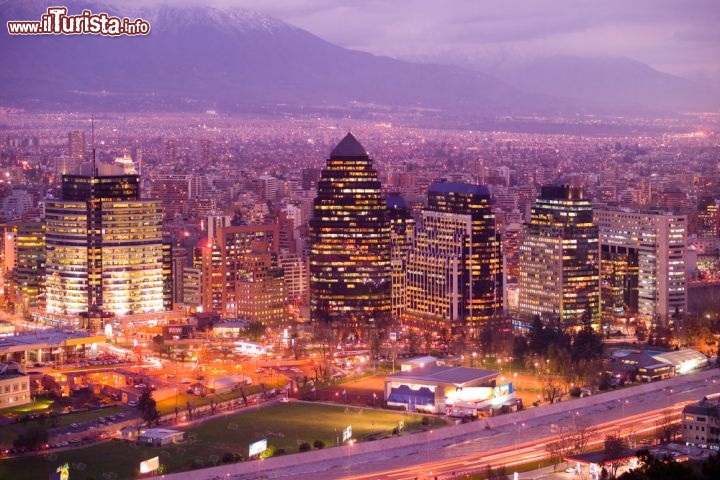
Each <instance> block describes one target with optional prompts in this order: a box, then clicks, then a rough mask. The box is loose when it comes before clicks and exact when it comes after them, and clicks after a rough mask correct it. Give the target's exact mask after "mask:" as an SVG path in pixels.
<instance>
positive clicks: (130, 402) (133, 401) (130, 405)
mask: <svg viewBox="0 0 720 480" xmlns="http://www.w3.org/2000/svg"><path fill="white" fill-rule="evenodd" d="M127 404H128V407H137V402H136V401H135V400H130V401H129V402H128V403H127Z"/></svg>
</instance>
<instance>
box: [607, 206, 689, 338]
mask: <svg viewBox="0 0 720 480" xmlns="http://www.w3.org/2000/svg"><path fill="white" fill-rule="evenodd" d="M595 221H596V222H597V225H598V227H599V230H600V256H601V262H602V264H603V265H605V266H607V265H608V264H609V263H610V261H611V260H613V258H614V257H613V256H615V257H617V255H618V254H619V253H620V254H622V255H624V256H625V257H626V258H627V259H628V260H627V261H626V263H627V264H628V265H627V270H628V271H629V272H630V273H629V275H633V273H632V272H634V271H636V272H637V273H636V275H637V279H636V280H632V279H630V280H629V282H627V283H628V284H630V285H635V284H636V285H637V287H636V288H637V296H636V298H637V300H636V301H637V313H638V314H639V316H640V317H641V318H645V319H646V320H651V321H660V322H663V323H665V324H667V323H668V322H671V321H672V320H673V318H674V316H675V315H676V314H683V313H685V311H686V308H687V289H686V277H685V262H686V247H687V235H688V233H687V226H688V225H687V223H688V222H687V216H686V215H675V214H672V213H665V212H657V211H644V212H643V211H634V210H630V209H615V210H610V209H605V210H596V211H595ZM619 249H622V251H620V250H619ZM615 260H617V258H615ZM606 268H607V267H606ZM605 273H607V272H604V274H603V276H606V275H605ZM633 288H634V287H633ZM626 297H627V298H629V299H630V301H629V302H625V303H630V304H631V307H632V303H633V301H634V300H633V298H634V297H633V294H632V292H629V295H626ZM606 300H608V299H607V298H604V299H603V303H604V304H605V303H606Z"/></svg>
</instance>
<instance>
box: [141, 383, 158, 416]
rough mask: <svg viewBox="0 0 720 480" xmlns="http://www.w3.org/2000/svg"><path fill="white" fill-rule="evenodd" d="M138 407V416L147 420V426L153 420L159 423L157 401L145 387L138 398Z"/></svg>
mask: <svg viewBox="0 0 720 480" xmlns="http://www.w3.org/2000/svg"><path fill="white" fill-rule="evenodd" d="M138 409H139V410H140V416H141V417H142V419H143V420H145V421H146V422H147V424H148V426H150V425H151V424H152V423H153V422H155V423H156V424H157V425H159V424H160V412H158V409H157V403H156V402H155V399H154V398H152V391H151V390H150V389H149V388H147V387H145V388H144V389H143V392H142V394H141V395H140V398H139V399H138Z"/></svg>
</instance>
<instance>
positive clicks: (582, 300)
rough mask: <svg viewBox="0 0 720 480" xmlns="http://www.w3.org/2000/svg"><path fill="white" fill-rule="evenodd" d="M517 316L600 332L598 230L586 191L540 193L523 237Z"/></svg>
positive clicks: (545, 190) (544, 190)
mask: <svg viewBox="0 0 720 480" xmlns="http://www.w3.org/2000/svg"><path fill="white" fill-rule="evenodd" d="M519 311H520V313H521V314H522V315H523V316H525V317H526V318H527V319H529V318H531V317H534V316H536V315H538V316H540V318H541V319H543V320H545V321H558V320H559V321H560V323H561V325H562V326H566V327H574V326H578V325H581V324H582V323H583V322H587V321H590V322H591V323H592V324H593V325H594V327H595V328H598V327H599V322H600V277H599V251H598V229H597V226H596V225H595V223H594V222H593V210H592V205H591V203H590V200H588V199H586V198H585V197H584V192H583V189H582V188H579V187H569V186H544V187H542V191H541V193H540V196H539V197H538V199H537V200H536V202H535V205H534V206H533V208H532V211H531V215H530V221H529V222H528V223H526V224H525V225H524V228H523V231H522V233H521V235H520V278H519Z"/></svg>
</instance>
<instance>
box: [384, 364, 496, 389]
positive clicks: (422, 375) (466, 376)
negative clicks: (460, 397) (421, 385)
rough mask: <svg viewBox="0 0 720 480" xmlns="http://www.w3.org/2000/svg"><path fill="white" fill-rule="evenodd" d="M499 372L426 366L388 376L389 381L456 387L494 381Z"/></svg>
mask: <svg viewBox="0 0 720 480" xmlns="http://www.w3.org/2000/svg"><path fill="white" fill-rule="evenodd" d="M499 374H500V372H498V371H495V370H482V369H479V368H468V367H453V366H441V365H428V366H425V367H417V368H413V369H412V370H408V371H405V372H399V373H393V374H392V375H388V376H387V378H388V379H389V380H398V381H408V380H412V381H416V382H433V383H452V384H454V385H457V386H462V385H465V384H466V383H470V382H488V381H491V380H494V379H495V377H497V376H498V375H499Z"/></svg>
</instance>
